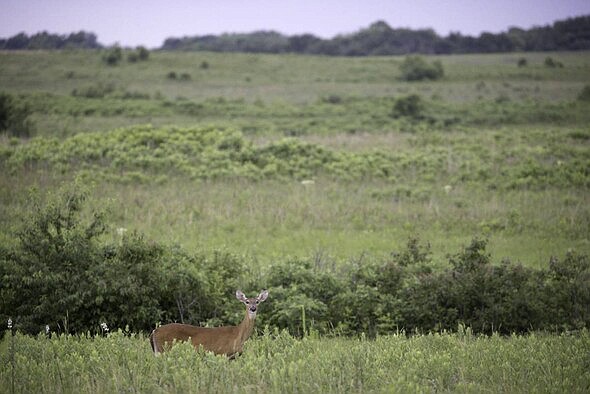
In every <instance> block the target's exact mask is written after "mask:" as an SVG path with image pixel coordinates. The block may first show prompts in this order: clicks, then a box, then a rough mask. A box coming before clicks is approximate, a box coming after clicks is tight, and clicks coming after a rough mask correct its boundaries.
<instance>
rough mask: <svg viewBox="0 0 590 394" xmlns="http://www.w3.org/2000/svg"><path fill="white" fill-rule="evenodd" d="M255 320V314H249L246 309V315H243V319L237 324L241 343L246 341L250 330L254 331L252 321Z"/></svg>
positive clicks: (250, 332) (250, 333)
mask: <svg viewBox="0 0 590 394" xmlns="http://www.w3.org/2000/svg"><path fill="white" fill-rule="evenodd" d="M255 322H256V315H254V316H250V314H249V313H248V311H246V316H244V320H242V322H241V323H240V325H239V326H238V331H239V337H240V340H241V342H242V343H244V342H246V340H247V339H248V338H250V335H252V332H253V331H254V323H255Z"/></svg>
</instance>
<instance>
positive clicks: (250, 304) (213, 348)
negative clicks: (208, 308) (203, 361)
mask: <svg viewBox="0 0 590 394" xmlns="http://www.w3.org/2000/svg"><path fill="white" fill-rule="evenodd" d="M267 297H268V290H263V291H262V292H261V293H260V294H258V296H257V297H255V298H247V297H246V296H245V295H244V293H242V291H241V290H237V291H236V298H237V299H238V301H240V302H243V303H244V304H245V305H246V315H245V316H244V320H242V322H241V323H240V324H239V325H237V326H222V327H197V326H192V325H190V324H180V323H170V324H166V325H163V326H160V327H158V328H156V329H155V330H154V331H152V334H151V335H150V343H151V345H152V350H153V351H154V353H155V354H156V355H158V354H159V353H162V352H164V351H166V350H168V349H169V348H170V347H171V346H172V345H173V344H174V342H189V341H190V342H191V343H192V345H193V346H194V347H195V349H197V350H198V349H199V347H202V348H203V349H204V350H207V351H210V352H213V353H215V354H217V355H225V356H227V357H229V358H230V359H233V358H235V357H236V355H238V354H241V353H242V348H243V346H244V343H245V342H246V340H248V338H250V336H251V335H252V332H253V331H254V323H255V321H256V312H257V309H258V305H259V304H260V303H261V302H263V301H264V300H266V298H267Z"/></svg>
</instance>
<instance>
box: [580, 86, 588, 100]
mask: <svg viewBox="0 0 590 394" xmlns="http://www.w3.org/2000/svg"><path fill="white" fill-rule="evenodd" d="M578 100H579V101H590V85H585V86H584V87H583V88H582V91H581V92H580V94H578Z"/></svg>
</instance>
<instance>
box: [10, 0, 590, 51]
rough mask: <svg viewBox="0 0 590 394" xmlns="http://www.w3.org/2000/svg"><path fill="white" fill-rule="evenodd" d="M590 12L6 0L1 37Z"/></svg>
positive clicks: (472, 2)
mask: <svg viewBox="0 0 590 394" xmlns="http://www.w3.org/2000/svg"><path fill="white" fill-rule="evenodd" d="M581 15H590V0H488V1H482V0H447V1H445V0H389V1H386V0H358V1H353V0H299V1H295V0H167V1H157V0H0V37H1V38H8V37H11V36H14V35H15V34H18V33H20V32H25V33H27V34H28V35H32V34H34V33H38V32H40V31H48V32H49V33H55V34H69V33H72V32H77V31H80V30H85V31H87V32H93V33H95V34H96V35H97V36H98V41H99V42H100V43H101V44H104V45H111V44H115V43H119V44H120V45H123V46H137V45H145V46H147V47H149V48H155V47H159V46H161V45H162V43H163V42H164V40H165V39H166V38H169V37H183V36H195V35H205V34H221V33H228V32H233V33H236V32H238V33H247V32H252V31H255V30H275V31H278V32H280V33H284V34H288V35H293V34H302V33H311V34H314V35H316V36H319V37H322V38H332V37H334V36H335V35H337V34H348V33H354V32H355V31H357V30H359V29H361V28H364V27H367V26H368V25H369V24H371V23H373V22H375V21H377V20H384V21H385V22H387V23H388V24H389V25H390V26H391V27H393V28H401V27H409V28H412V29H418V28H432V29H434V30H435V31H436V32H437V33H438V34H440V35H442V36H446V35H447V34H449V32H451V31H459V32H461V33H463V34H465V35H474V36H478V35H479V34H480V33H481V32H484V31H487V32H492V33H498V32H501V31H506V30H507V29H508V28H509V27H510V26H518V27H522V28H524V29H528V28H531V27H533V26H543V25H547V24H551V23H553V22H554V21H556V20H561V19H566V18H568V17H574V16H581Z"/></svg>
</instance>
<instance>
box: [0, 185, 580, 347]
mask: <svg viewBox="0 0 590 394" xmlns="http://www.w3.org/2000/svg"><path fill="white" fill-rule="evenodd" d="M85 199H86V193H85V192H84V191H80V190H79V187H77V186H73V187H69V188H66V189H64V191H63V192H62V193H60V194H59V195H58V196H57V197H55V198H50V199H49V201H48V202H47V203H45V204H40V203H38V202H35V203H33V204H32V206H31V214H30V215H29V216H28V217H27V218H26V219H25V220H24V224H23V227H22V228H21V230H19V232H18V242H17V243H16V245H15V246H13V247H10V248H9V247H2V248H0V278H1V282H0V283H1V285H0V307H1V308H0V311H1V312H0V319H2V320H4V321H5V320H6V319H8V318H9V317H11V318H12V319H13V321H14V322H15V324H16V326H17V327H18V328H19V329H20V330H22V331H24V332H29V333H36V332H38V331H40V330H41V329H42V328H43V327H45V325H46V324H47V325H49V326H50V327H51V329H52V330H54V331H70V332H72V331H74V332H84V331H91V332H96V331H97V330H98V327H99V323H100V322H103V321H104V322H108V323H109V325H111V326H112V327H125V326H129V329H130V330H134V331H138V330H141V331H147V330H149V329H150V328H151V327H153V326H154V325H155V324H156V323H157V322H159V321H161V322H168V321H183V322H189V323H193V324H202V323H208V324H212V325H218V324H224V323H225V324H227V323H234V324H235V323H237V322H238V321H239V320H240V319H241V317H242V313H243V312H242V310H241V308H240V305H239V303H236V302H235V300H234V299H233V297H232V294H233V292H234V291H235V290H236V289H237V288H238V287H240V288H243V289H244V290H245V291H248V292H254V291H258V290H259V289H261V288H268V289H269V290H270V293H271V296H270V298H269V300H268V301H267V303H265V305H264V307H263V310H262V312H261V314H260V324H261V325H269V326H271V327H278V328H286V329H288V330H289V331H291V332H292V333H295V334H298V335H304V333H305V332H309V331H310V330H315V331H320V332H332V331H333V330H336V332H339V333H343V334H356V333H360V332H363V333H366V334H368V335H370V336H373V335H376V334H385V333H389V332H392V331H397V330H406V331H408V332H413V331H439V330H455V329H456V328H457V327H458V325H459V324H463V325H466V326H469V327H471V328H472V329H473V330H474V331H475V332H481V333H491V332H501V333H512V332H525V331H528V330H537V329H547V330H557V331H560V330H571V329H579V328H583V327H588V326H589V325H590V260H589V259H588V256H585V255H579V254H576V253H574V252H569V253H568V254H567V255H566V256H565V258H564V259H563V260H560V259H557V258H553V259H552V260H551V262H550V264H549V267H548V269H547V270H533V269H529V268H525V267H523V266H521V265H520V264H514V263H511V262H510V261H508V260H506V261H504V262H502V263H501V264H500V265H494V264H492V263H491V257H490V255H489V254H488V253H487V252H486V250H485V248H486V241H485V240H483V239H479V238H475V239H474V240H473V241H472V242H471V244H470V245H468V246H467V247H465V249H464V250H462V251H460V252H459V253H457V254H455V255H452V256H449V265H448V268H445V269H433V267H432V264H431V256H430V248H429V246H428V245H423V244H421V243H420V242H419V240H418V239H417V238H412V239H410V240H409V242H408V244H407V246H406V248H405V249H404V250H402V251H400V252H397V253H392V255H391V257H390V258H389V259H386V260H382V261H379V260H366V261H365V260H362V259H360V260H358V261H356V262H353V263H349V264H342V265H341V266H340V267H339V268H338V271H329V270H326V268H325V267H324V268H320V267H319V266H318V264H317V263H312V262H311V261H302V260H287V261H285V262H279V263H277V264H275V265H273V266H271V267H270V269H269V270H268V272H266V273H264V274H261V275H258V276H256V277H252V276H251V275H249V274H248V270H247V264H246V259H245V258H244V257H240V256H236V255H232V254H230V253H226V252H223V251H217V252H214V253H196V254H189V253H187V252H186V251H183V250H182V249H180V248H178V247H169V246H165V245H162V244H159V243H155V242H150V241H146V240H145V239H144V238H143V237H142V236H141V235H139V234H135V233H131V234H127V233H126V232H125V231H124V230H120V231H119V235H118V236H117V237H116V238H115V239H114V241H112V242H106V241H105V239H108V237H106V231H107V226H106V222H105V215H104V214H103V213H102V212H98V211H93V212H88V210H86V209H83V208H84V201H85ZM33 201H37V200H33Z"/></svg>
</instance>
